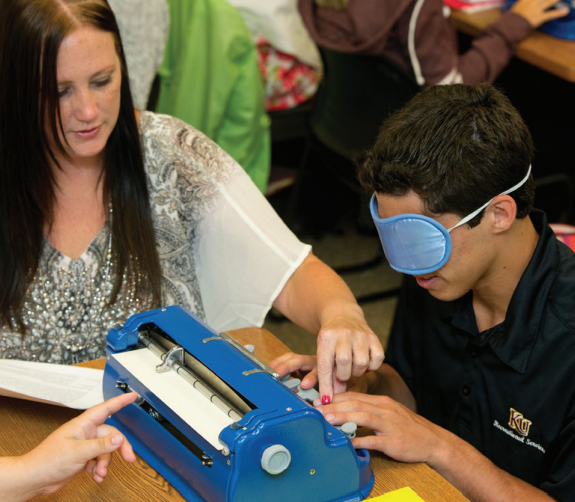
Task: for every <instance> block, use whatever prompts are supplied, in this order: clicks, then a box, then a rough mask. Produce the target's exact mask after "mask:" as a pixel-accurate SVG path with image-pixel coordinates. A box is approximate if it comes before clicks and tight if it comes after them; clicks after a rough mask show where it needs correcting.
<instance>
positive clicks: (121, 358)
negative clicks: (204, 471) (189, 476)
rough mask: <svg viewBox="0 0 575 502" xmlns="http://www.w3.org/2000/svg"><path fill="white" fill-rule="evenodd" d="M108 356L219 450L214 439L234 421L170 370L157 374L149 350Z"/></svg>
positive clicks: (158, 362)
mask: <svg viewBox="0 0 575 502" xmlns="http://www.w3.org/2000/svg"><path fill="white" fill-rule="evenodd" d="M112 357H113V358H115V359H116V360H117V361H118V362H119V363H120V364H121V365H122V366H124V368H125V369H126V370H127V371H128V372H130V373H131V374H132V375H133V376H134V377H135V378H136V379H137V380H139V381H140V382H141V383H142V384H143V385H144V386H145V387H146V388H147V389H148V390H149V391H150V392H152V393H153V394H155V395H156V396H157V397H158V398H159V399H160V400H161V401H163V402H164V404H165V405H166V406H167V407H168V408H171V409H172V411H173V412H174V413H176V414H177V415H178V416H179V417H180V418H181V419H182V420H184V422H186V423H187V424H188V425H189V426H190V427H192V428H193V429H194V430H195V431H196V432H197V433H198V434H200V435H201V436H202V437H203V438H204V439H205V440H206V441H208V442H209V443H210V444H211V445H212V446H213V447H214V448H217V449H218V450H221V449H223V446H222V445H221V443H220V442H219V441H218V436H219V435H220V432H222V430H223V429H225V428H226V427H228V426H229V425H231V424H232V423H233V422H234V421H233V420H232V419H231V418H230V417H228V415H227V414H226V413H225V412H224V411H222V410H220V408H218V407H217V406H216V405H215V404H213V403H212V402H211V401H210V400H209V399H208V398H207V397H206V396H204V395H203V394H202V393H201V392H199V391H198V390H197V389H196V388H195V387H194V386H193V385H191V384H190V383H188V382H187V381H186V380H184V379H183V378H182V377H181V376H180V375H178V374H177V373H176V372H175V371H174V370H173V369H171V368H170V371H166V372H165V373H158V372H157V371H156V366H157V365H158V364H160V363H161V362H162V360H161V359H160V358H159V357H158V356H156V355H155V354H154V353H153V352H152V351H151V350H147V349H140V350H132V351H130V352H122V353H120V354H113V355H112ZM158 411H159V412H160V413H161V412H162V410H158Z"/></svg>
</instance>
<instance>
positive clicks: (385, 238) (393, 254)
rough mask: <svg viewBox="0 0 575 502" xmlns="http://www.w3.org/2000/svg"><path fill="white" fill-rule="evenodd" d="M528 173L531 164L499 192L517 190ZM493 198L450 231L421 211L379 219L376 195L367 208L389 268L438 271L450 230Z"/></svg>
mask: <svg viewBox="0 0 575 502" xmlns="http://www.w3.org/2000/svg"><path fill="white" fill-rule="evenodd" d="M530 174H531V166H529V170H528V171H527V175H526V176H525V178H523V180H521V181H520V182H519V183H518V184H517V185H515V186H514V187H512V188H510V189H509V190H507V191H505V192H503V193H501V194H500V195H506V194H509V193H511V192H513V191H515V190H517V189H518V188H519V187H520V186H522V185H523V184H524V183H525V182H526V181H527V180H528V179H529V175H530ZM497 197H498V196H497ZM493 199H495V197H493ZM493 199H491V200H489V201H488V202H486V203H485V204H483V206H481V207H480V208H479V209H477V210H476V211H473V212H472V213H471V214H469V215H467V216H466V217H465V218H463V219H462V220H461V221H460V222H459V223H458V224H457V225H455V226H454V227H452V228H450V229H449V230H448V229H446V228H445V227H444V226H443V225H442V224H441V223H438V222H437V221H435V220H433V219H431V218H428V217H427V216H423V215H421V214H400V215H397V216H393V217H391V218H380V217H379V214H378V211H377V198H376V196H375V194H373V196H372V197H371V202H370V210H371V216H372V217H373V221H374V223H375V226H376V228H377V232H378V233H379V238H380V239H381V244H382V245H383V250H384V252H385V256H386V258H387V261H388V262H389V264H390V265H391V268H393V269H394V270H397V271H398V272H403V273H404V274H409V275H425V274H430V273H432V272H435V271H436V270H439V269H440V268H441V267H443V265H445V264H446V263H447V260H449V256H450V255H451V236H450V235H449V233H450V232H451V231H452V230H453V229H455V228H457V227H459V226H460V225H464V224H465V223H467V222H468V221H470V220H471V219H473V218H474V217H475V216H477V215H478V214H479V213H480V212H481V211H483V210H484V209H485V208H486V207H487V206H488V205H489V204H490V203H491V201H492V200H493Z"/></svg>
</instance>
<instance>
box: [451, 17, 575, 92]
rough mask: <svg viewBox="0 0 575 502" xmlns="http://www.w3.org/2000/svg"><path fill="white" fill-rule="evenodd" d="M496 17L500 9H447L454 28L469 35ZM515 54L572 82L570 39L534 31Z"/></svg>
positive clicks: (574, 56) (574, 58) (574, 45)
mask: <svg viewBox="0 0 575 502" xmlns="http://www.w3.org/2000/svg"><path fill="white" fill-rule="evenodd" d="M500 17H501V10H500V9H490V10H486V11H483V12H476V13H474V14H466V13H464V12H461V11H455V10H453V11H451V18H452V19H453V23H454V25H455V27H456V28H457V29H458V30H459V31H461V32H463V33H465V34H467V35H471V36H472V37H475V36H477V35H478V34H479V32H480V31H481V30H483V29H484V28H485V27H487V26H488V25H490V24H491V23H494V22H495V21H497V20H498V19H499V18H500ZM515 55H516V56H517V57H518V58H519V59H522V60H523V61H526V62H527V63H529V64H532V65H533V66H537V67H538V68H541V69H542V70H545V71H547V72H549V73H551V74H553V75H556V76H558V77H561V78H563V79H565V80H567V81H568V82H575V42H573V41H569V40H560V39H558V38H555V37H552V36H550V35H547V34H545V33H543V32H541V31H539V30H535V31H534V32H533V33H531V35H529V37H527V38H526V39H525V40H523V41H522V42H521V43H520V44H519V45H518V46H517V51H516V53H515Z"/></svg>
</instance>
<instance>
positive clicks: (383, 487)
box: [0, 328, 467, 502]
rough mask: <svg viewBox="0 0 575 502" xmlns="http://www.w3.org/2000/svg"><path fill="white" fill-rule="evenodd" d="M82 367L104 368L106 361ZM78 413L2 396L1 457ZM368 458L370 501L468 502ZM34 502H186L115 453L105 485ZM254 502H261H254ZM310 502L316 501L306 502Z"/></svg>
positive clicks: (440, 482) (85, 480)
mask: <svg viewBox="0 0 575 502" xmlns="http://www.w3.org/2000/svg"><path fill="white" fill-rule="evenodd" d="M231 334H232V335H233V336H234V338H236V339H237V340H238V341H239V342H240V343H242V344H247V343H251V344H252V345H254V346H255V348H256V350H255V353H256V355H257V356H258V357H260V358H261V359H262V360H264V361H266V362H269V361H271V360H272V359H274V358H276V357H278V356H280V355H281V354H283V353H285V352H287V351H288V348H287V347H286V346H285V345H284V344H283V343H282V342H280V341H279V340H278V339H277V338H276V337H275V336H273V335H272V334H271V333H269V332H268V331H266V330H263V329H257V328H247V329H241V330H235V331H233V332H231ZM84 366H89V367H94V368H101V369H103V367H104V359H101V360H97V361H92V362H90V363H85V364H84ZM78 414H79V412H78V411H77V410H71V409H69V408H62V407H59V406H53V405H48V404H42V403H37V402H33V401H24V400H20V399H14V398H8V397H0V431H1V432H0V437H1V440H0V455H10V456H13V455H21V454H23V453H25V452H27V451H29V450H30V449H32V448H33V447H34V446H35V445H37V444H38V443H39V442H40V441H41V440H42V439H43V438H45V437H46V436H47V435H48V434H49V433H50V432H51V431H53V430H54V429H56V428H57V427H59V426H60V425H62V424H63V423H64V422H66V421H68V420H70V419H71V418H73V417H75V416H77V415H78ZM370 453H371V467H372V468H373V470H374V472H375V486H374V488H373V490H372V491H371V494H370V498H371V497H376V496H378V495H382V494H383V493H387V492H389V491H392V490H396V489H399V488H403V487H404V486H409V487H411V488H412V489H413V490H414V491H415V492H416V493H417V494H418V495H419V496H420V497H421V498H422V499H423V500H424V501H425V502H452V501H454V502H455V501H466V500H467V499H466V498H465V497H464V496H463V495H462V494H461V493H460V492H459V491H458V490H456V489H455V488H454V487H453V486H451V485H450V484H449V483H448V482H447V481H446V480H445V479H443V478H442V477H441V476H440V475H439V474H437V473H436V472H435V471H434V470H432V469H431V468H429V467H428V466H427V465H425V464H404V463H401V462H396V461H394V460H391V459H389V458H388V457H386V456H385V455H383V454H381V453H379V452H370ZM34 500H36V501H46V502H48V501H58V502H72V501H79V500H81V501H83V502H108V501H109V502H118V501H122V502H184V498H183V497H182V496H181V495H180V494H179V493H178V492H177V491H176V490H175V489H174V488H173V487H172V486H171V485H170V484H169V483H168V482H167V481H166V480H165V479H164V478H163V477H162V476H160V475H159V474H158V473H157V472H156V471H154V470H153V469H152V468H151V467H150V466H149V465H148V464H147V463H146V462H144V461H143V460H142V459H141V458H139V457H138V460H137V461H136V463H135V464H127V463H126V462H124V461H123V460H122V458H121V457H120V456H119V455H118V454H117V453H114V459H113V462H112V465H111V466H110V469H109V471H108V475H107V476H106V479H105V480H104V482H103V483H101V484H97V483H95V482H94V480H93V479H92V478H91V476H90V475H88V474H87V473H82V474H80V475H78V476H76V477H75V478H74V480H73V481H72V482H71V483H70V484H69V485H67V486H66V487H65V488H63V489H62V490H60V491H59V492H57V493H55V494H54V495H52V496H50V497H39V498H37V499H34ZM254 502H260V501H257V500H256V499H254ZM309 502H314V501H313V500H310V501H309Z"/></svg>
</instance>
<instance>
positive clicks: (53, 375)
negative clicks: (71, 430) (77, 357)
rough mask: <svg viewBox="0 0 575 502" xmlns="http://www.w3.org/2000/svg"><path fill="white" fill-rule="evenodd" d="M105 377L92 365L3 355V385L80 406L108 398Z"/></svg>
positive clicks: (0, 370)
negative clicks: (56, 362) (104, 392)
mask: <svg viewBox="0 0 575 502" xmlns="http://www.w3.org/2000/svg"><path fill="white" fill-rule="evenodd" d="M103 379H104V372H103V371H102V370H97V369H92V368H82V367H78V366H65V365H62V364H49V363H36V362H31V361H18V360H15V359H0V389H5V390H7V391H10V392H15V393H17V394H23V395H24V396H29V397H33V398H36V399H43V400H46V401H52V402H54V403H58V404H62V405H64V406H67V407H69V408H76V409H78V410H85V409H88V408H90V407H91V406H94V405H96V404H100V403H101V402H103V401H104V394H103V392H102V380H103ZM0 393H1V391H0Z"/></svg>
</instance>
